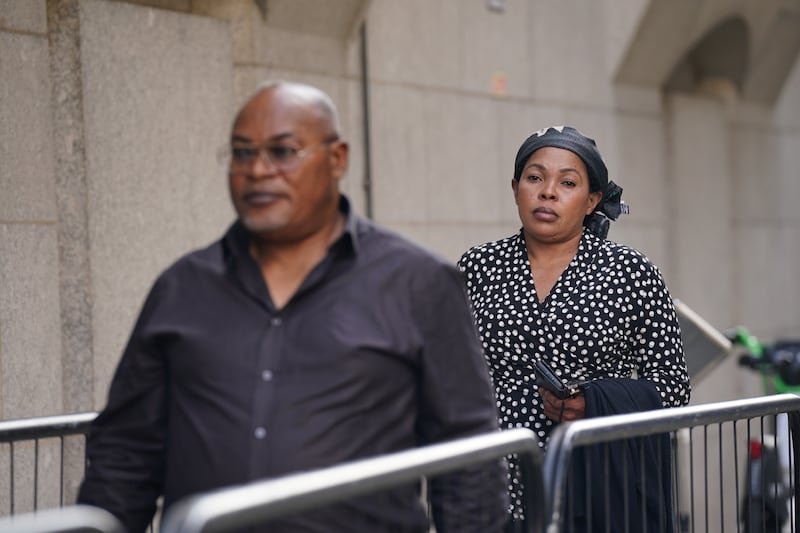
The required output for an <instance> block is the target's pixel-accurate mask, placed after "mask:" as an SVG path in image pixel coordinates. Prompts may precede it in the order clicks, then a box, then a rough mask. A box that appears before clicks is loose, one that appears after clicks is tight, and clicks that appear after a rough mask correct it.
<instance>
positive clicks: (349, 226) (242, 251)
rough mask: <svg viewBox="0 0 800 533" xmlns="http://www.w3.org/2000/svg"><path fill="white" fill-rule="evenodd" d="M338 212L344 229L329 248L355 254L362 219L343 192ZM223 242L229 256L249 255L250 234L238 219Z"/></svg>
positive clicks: (340, 196) (240, 256)
mask: <svg viewBox="0 0 800 533" xmlns="http://www.w3.org/2000/svg"><path fill="white" fill-rule="evenodd" d="M339 213H341V214H342V215H344V219H345V220H344V230H343V232H342V235H340V236H339V238H338V239H336V241H334V242H333V244H331V246H330V248H329V250H332V249H334V248H336V249H340V248H341V249H343V250H349V251H351V252H352V253H353V254H354V255H355V254H357V253H358V249H359V244H358V242H359V240H358V236H359V229H361V226H362V225H363V224H364V221H363V220H362V219H361V217H360V216H358V215H357V214H356V213H354V212H353V211H352V208H351V206H350V200H349V199H348V198H347V197H346V196H345V195H343V194H340V195H339ZM223 244H224V246H225V251H226V255H227V256H228V257H230V258H242V257H250V234H249V233H248V231H247V229H245V227H244V225H243V224H242V223H241V221H239V220H237V221H236V222H234V223H233V224H232V225H231V227H230V228H229V229H228V231H227V233H226V234H225V236H224V237H223Z"/></svg>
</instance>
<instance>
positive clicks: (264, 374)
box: [261, 370, 272, 381]
mask: <svg viewBox="0 0 800 533" xmlns="http://www.w3.org/2000/svg"><path fill="white" fill-rule="evenodd" d="M261 379H263V380H264V381H272V371H270V370H264V371H263V372H261Z"/></svg>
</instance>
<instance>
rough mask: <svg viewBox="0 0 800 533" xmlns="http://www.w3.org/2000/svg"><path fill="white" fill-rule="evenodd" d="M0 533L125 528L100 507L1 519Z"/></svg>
mask: <svg viewBox="0 0 800 533" xmlns="http://www.w3.org/2000/svg"><path fill="white" fill-rule="evenodd" d="M0 531H8V532H13V533H73V532H75V533H77V532H81V533H90V532H96V533H125V528H124V527H123V526H122V524H121V523H120V522H119V520H117V519H116V517H114V515H112V514H111V513H109V512H108V511H104V510H103V509H100V508H99V507H92V506H89V505H69V506H66V507H60V508H55V509H47V510H43V511H37V512H31V513H23V514H19V515H14V516H6V517H4V518H0Z"/></svg>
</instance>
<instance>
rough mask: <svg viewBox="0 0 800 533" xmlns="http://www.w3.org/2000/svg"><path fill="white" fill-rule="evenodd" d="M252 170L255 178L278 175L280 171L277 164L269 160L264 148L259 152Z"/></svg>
mask: <svg viewBox="0 0 800 533" xmlns="http://www.w3.org/2000/svg"><path fill="white" fill-rule="evenodd" d="M251 170H252V173H253V175H254V176H257V177H258V176H268V175H270V174H274V173H276V172H277V171H278V167H277V166H275V163H273V162H272V160H271V159H270V158H269V155H268V154H267V151H266V150H265V149H263V148H262V149H261V150H259V151H258V154H257V155H256V159H255V161H253V167H252V169H251Z"/></svg>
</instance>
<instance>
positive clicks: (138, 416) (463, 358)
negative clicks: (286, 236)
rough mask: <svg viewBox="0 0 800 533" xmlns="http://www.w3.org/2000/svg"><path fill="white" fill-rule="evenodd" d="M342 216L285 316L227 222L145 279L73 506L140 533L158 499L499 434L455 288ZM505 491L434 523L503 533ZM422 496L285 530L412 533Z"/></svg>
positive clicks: (438, 269)
mask: <svg viewBox="0 0 800 533" xmlns="http://www.w3.org/2000/svg"><path fill="white" fill-rule="evenodd" d="M341 210H342V211H343V212H344V213H345V215H346V216H347V224H346V229H345V231H344V233H343V235H342V236H341V238H339V239H338V240H337V241H336V242H335V243H334V244H333V245H332V246H331V247H330V249H329V252H328V254H327V256H326V257H325V258H324V260H323V261H322V262H321V263H320V264H319V265H317V266H316V268H314V269H313V271H312V272H311V273H310V274H309V275H308V277H307V278H306V279H305V280H304V281H303V283H302V285H301V286H300V288H299V289H298V291H297V292H296V294H295V295H294V296H293V297H292V299H291V300H290V301H289V302H288V303H287V304H286V305H285V306H284V308H283V309H280V310H276V309H275V306H274V305H273V304H272V302H271V299H270V295H269V292H268V290H267V286H266V284H265V282H264V279H263V277H262V274H261V271H260V269H259V267H258V265H257V264H256V262H255V261H254V260H253V259H252V257H251V256H250V254H249V253H248V247H249V243H248V235H247V232H246V231H245V229H244V228H243V227H242V226H241V225H240V224H239V223H238V222H237V223H235V224H233V226H232V227H231V228H230V229H229V230H228V232H227V233H226V235H225V236H224V238H223V239H221V240H220V241H218V242H216V243H214V244H212V245H211V246H209V247H208V248H205V249H203V250H199V251H195V252H193V253H190V254H188V255H186V256H184V257H183V258H181V259H180V260H178V261H177V262H176V263H175V264H174V265H172V266H171V267H170V268H169V269H167V270H166V271H165V272H164V273H163V274H162V275H161V276H160V277H159V278H158V280H157V281H156V283H155V284H154V286H153V288H152V290H151V292H150V294H149V295H148V297H147V300H146V302H145V304H144V307H143V309H142V311H141V314H140V316H139V318H138V321H137V323H136V326H135V328H134V330H133V332H132V335H131V338H130V340H129V342H128V345H127V347H126V349H125V351H124V354H123V357H122V360H121V362H120V364H119V367H118V369H117V371H116V374H115V376H114V379H113V382H112V384H111V390H110V393H109V400H108V405H107V406H106V408H105V410H104V411H103V412H102V413H101V414H100V415H99V416H98V418H97V419H96V421H95V423H94V425H93V427H92V430H91V434H90V437H89V440H88V443H87V458H88V461H89V466H88V469H87V472H86V478H85V480H84V483H83V485H82V487H81V490H80V494H79V498H78V499H79V502H82V503H89V504H94V505H98V506H100V507H103V508H105V509H107V510H109V511H111V512H112V513H114V514H115V515H116V516H117V517H119V518H120V519H122V520H123V522H124V523H125V525H126V526H127V527H128V528H129V529H130V530H132V531H141V530H143V529H144V528H145V527H146V525H147V524H148V522H149V520H150V519H151V517H152V515H153V512H154V509H155V501H156V499H157V497H158V496H159V495H160V494H163V495H164V504H165V506H166V507H168V506H169V505H170V504H172V503H174V502H175V501H177V500H178V499H180V498H182V497H184V496H187V495H189V494H193V493H198V492H202V491H207V490H209V489H213V488H218V487H221V486H227V485H234V484H241V483H245V482H248V481H252V480H257V479H263V478H271V477H276V476H280V475H284V474H288V473H291V472H297V471H301V470H310V469H315V468H320V467H325V466H329V465H332V464H336V463H341V462H344V461H348V460H353V459H357V458H364V457H369V456H376V455H379V454H385V453H389V452H393V451H398V450H403V449H407V448H411V447H414V446H419V445H423V444H427V443H434V442H440V441H444V440H450V439H454V438H459V437H464V436H468V435H475V434H480V433H486V432H490V431H494V430H496V429H497V422H496V408H495V402H494V397H493V392H492V389H491V386H490V381H489V377H488V372H487V368H486V363H485V360H484V358H483V352H482V348H481V345H480V342H479V340H478V337H477V335H476V331H475V326H474V324H473V322H472V318H471V314H470V309H469V304H468V302H467V298H466V295H465V291H464V286H463V280H462V278H461V274H460V273H459V272H458V270H457V269H456V268H455V267H454V266H451V265H448V264H447V263H445V262H443V261H441V260H439V259H437V258H435V257H434V256H432V255H431V254H429V253H427V252H425V251H423V250H422V249H420V248H419V247H417V246H415V245H413V244H411V243H410V242H408V241H406V240H405V239H403V238H401V237H399V236H397V235H395V234H393V233H391V232H389V231H388V230H385V229H383V228H381V227H379V226H376V225H374V224H372V223H371V222H369V221H367V220H366V219H363V218H361V217H359V216H357V215H356V214H354V213H350V212H349V211H350V209H349V204H348V202H347V200H346V199H345V198H344V197H342V200H341ZM498 470H500V468H499V466H498ZM504 475H505V474H504V472H500V474H499V475H494V474H491V473H490V475H489V480H490V482H488V483H478V484H477V485H478V486H477V487H474V485H476V483H475V482H474V480H473V481H472V482H468V483H466V484H468V485H473V488H465V489H464V490H463V491H462V492H467V493H468V494H460V495H455V497H454V501H455V502H461V503H456V504H453V503H452V502H451V503H450V504H445V505H444V511H441V512H443V513H444V515H443V516H444V518H443V520H444V521H443V522H442V523H443V524H446V523H447V521H448V520H450V521H452V520H460V519H464V517H465V516H466V514H465V511H466V508H467V507H469V506H470V505H471V506H473V507H474V506H476V505H478V506H485V509H483V513H487V512H488V513H489V515H492V514H495V515H496V514H497V513H499V516H500V517H501V520H502V516H503V515H504V514H505V508H504V506H503V504H504V502H503V499H504V492H505V488H504ZM495 479H496V480H497V483H494V482H492V481H493V480H495ZM456 486H457V485H451V488H453V487H456ZM418 492H419V489H418V487H404V488H402V489H398V490H394V491H391V492H389V493H387V494H377V495H371V496H369V497H364V498H360V499H358V501H353V502H347V503H345V504H340V505H338V506H332V507H330V508H326V509H324V510H321V511H319V512H318V513H316V514H315V513H310V514H309V513H304V514H303V516H301V517H298V518H296V519H293V520H296V522H291V521H289V522H287V524H289V526H287V528H288V530H292V531H294V530H302V531H362V530H363V531H426V530H427V527H428V526H427V519H426V517H425V513H424V508H423V506H422V505H421V504H420V502H419V494H418ZM433 493H434V494H438V493H437V491H436V490H434V491H433ZM435 504H436V502H434V505H435ZM464 506H467V507H464ZM434 511H435V510H434ZM448 516H449V518H448ZM484 519H487V520H491V518H489V517H488V516H485V517H484ZM294 527H296V528H299V529H293V528H294ZM442 527H443V528H444V527H445V526H442ZM464 527H466V526H461V525H460V526H458V528H459V531H468V530H469V528H466V529H464ZM485 527H486V524H484V525H483V526H481V527H476V528H475V530H476V531H486V529H485ZM303 528H305V529H303ZM278 530H281V529H279V528H273V527H270V528H269V531H278ZM447 530H448V531H452V530H455V529H447Z"/></svg>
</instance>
